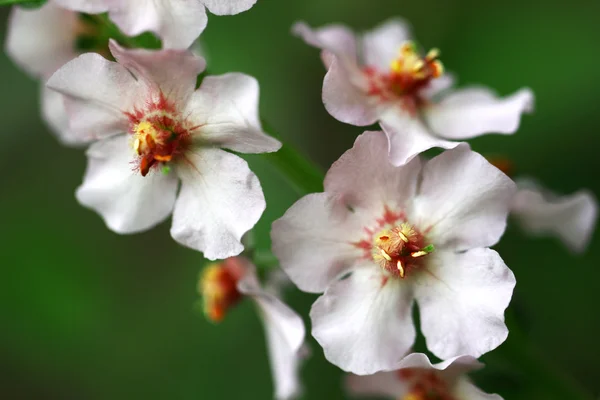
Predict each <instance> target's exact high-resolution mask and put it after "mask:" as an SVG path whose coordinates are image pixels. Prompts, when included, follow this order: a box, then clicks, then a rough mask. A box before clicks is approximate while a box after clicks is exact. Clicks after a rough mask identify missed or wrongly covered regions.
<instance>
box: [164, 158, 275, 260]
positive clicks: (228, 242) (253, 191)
mask: <svg viewBox="0 0 600 400" xmlns="http://www.w3.org/2000/svg"><path fill="white" fill-rule="evenodd" d="M175 168H176V171H177V174H178V175H179V177H180V178H181V182H182V184H181V191H180V193H179V197H178V198H177V202H176V204H175V210H174V211H173V226H172V227H171V236H173V238H174V239H175V240H176V241H178V242H179V243H181V244H183V245H185V246H188V247H191V248H192V249H195V250H198V251H201V252H203V253H204V256H205V257H206V258H208V259H209V260H216V259H224V258H227V257H231V256H235V255H238V254H240V253H241V252H242V250H244V246H243V245H242V243H241V241H240V240H241V238H242V235H243V234H244V233H246V232H247V231H248V230H250V229H252V227H254V225H255V224H256V222H258V220H259V218H260V216H261V215H262V213H263V211H264V210H265V206H266V204H265V197H264V195H263V192H262V188H261V186H260V183H259V181H258V178H257V177H256V175H254V173H253V172H252V171H250V169H249V168H248V163H246V161H244V160H242V159H241V158H240V157H238V156H236V155H234V154H231V153H228V152H225V151H223V150H220V149H211V148H198V149H196V150H194V151H192V152H188V153H186V154H185V160H182V161H181V162H179V164H177V165H176V166H175Z"/></svg>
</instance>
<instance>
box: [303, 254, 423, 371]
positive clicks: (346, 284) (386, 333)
mask: <svg viewBox="0 0 600 400" xmlns="http://www.w3.org/2000/svg"><path fill="white" fill-rule="evenodd" d="M411 310H412V292H411V289H410V286H408V285H404V284H403V281H400V280H396V279H387V277H385V276H384V275H383V274H382V272H381V269H380V268H379V267H377V266H376V265H373V264H372V263H370V262H367V263H365V264H364V265H363V266H362V267H360V268H357V269H354V270H353V271H352V272H351V273H350V275H349V276H347V277H343V278H341V279H339V280H338V281H336V282H334V283H332V284H331V285H330V286H329V287H328V288H327V290H326V291H325V293H324V294H323V295H322V296H321V297H319V299H317V301H316V302H315V303H314V304H313V306H312V309H311V312H310V317H311V320H312V326H313V329H312V334H313V336H314V337H315V339H316V340H317V342H319V344H320V345H321V346H322V347H323V350H324V351H325V357H326V358H327V360H328V361H329V362H331V363H333V364H334V365H337V366H338V367H340V368H341V369H343V370H344V371H349V372H352V373H355V374H358V375H366V374H373V373H375V372H378V371H383V370H390V369H392V368H393V367H394V365H396V364H397V363H398V361H399V360H400V359H401V358H402V356H403V355H404V354H405V353H406V352H407V351H408V349H409V348H410V347H411V346H412V344H413V343H414V340H415V327H414V325H413V321H412V314H411Z"/></svg>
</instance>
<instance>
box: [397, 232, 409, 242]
mask: <svg viewBox="0 0 600 400" xmlns="http://www.w3.org/2000/svg"><path fill="white" fill-rule="evenodd" d="M398 236H400V239H402V241H403V242H404V243H408V238H407V237H406V235H405V234H404V233H402V232H398Z"/></svg>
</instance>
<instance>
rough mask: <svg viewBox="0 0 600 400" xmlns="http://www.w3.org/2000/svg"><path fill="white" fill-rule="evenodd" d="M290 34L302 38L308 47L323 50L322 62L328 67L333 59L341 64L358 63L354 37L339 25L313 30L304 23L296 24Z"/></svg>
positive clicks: (349, 31)
mask: <svg viewBox="0 0 600 400" xmlns="http://www.w3.org/2000/svg"><path fill="white" fill-rule="evenodd" d="M292 33H293V34H295V35H296V36H299V37H300V38H302V39H303V40H304V41H305V42H306V43H308V44H309V45H311V46H313V47H316V48H319V49H321V50H323V51H324V52H323V62H324V63H325V66H326V67H327V68H329V67H330V65H331V63H332V62H333V60H334V58H335V57H339V58H340V59H341V60H342V62H344V63H346V62H351V63H354V64H355V65H356V63H357V62H358V58H357V54H356V37H355V35H354V32H352V31H351V30H350V29H349V28H348V27H346V26H344V25H339V24H332V25H325V26H323V27H321V28H316V29H313V28H311V27H310V26H308V25H307V24H306V23H305V22H296V23H295V24H294V26H293V27H292Z"/></svg>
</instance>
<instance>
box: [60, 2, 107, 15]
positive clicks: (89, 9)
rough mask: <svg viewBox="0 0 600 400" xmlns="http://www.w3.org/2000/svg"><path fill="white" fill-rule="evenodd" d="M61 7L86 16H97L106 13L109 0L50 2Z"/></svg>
mask: <svg viewBox="0 0 600 400" xmlns="http://www.w3.org/2000/svg"><path fill="white" fill-rule="evenodd" d="M51 2H54V3H56V4H58V5H59V6H61V7H64V8H68V9H69V10H74V11H80V12H84V13H88V14H99V13H103V12H106V11H108V9H109V8H110V6H111V4H112V3H113V2H114V0H113V1H111V0H51Z"/></svg>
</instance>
